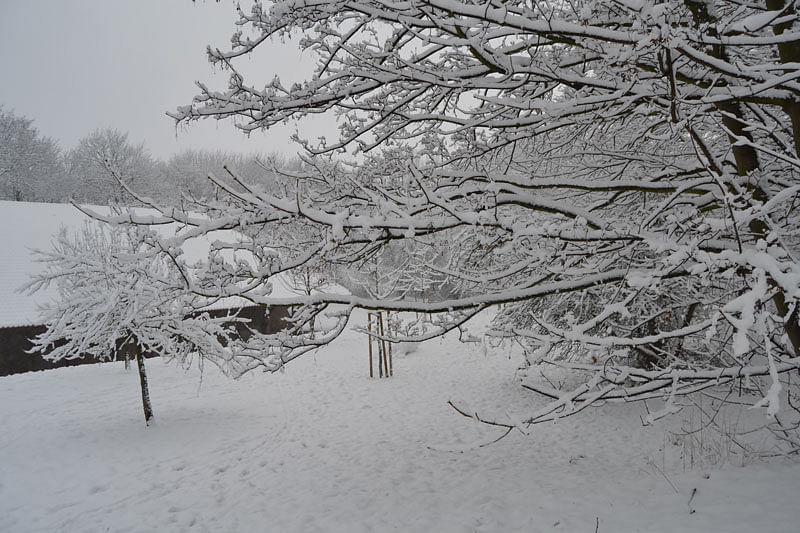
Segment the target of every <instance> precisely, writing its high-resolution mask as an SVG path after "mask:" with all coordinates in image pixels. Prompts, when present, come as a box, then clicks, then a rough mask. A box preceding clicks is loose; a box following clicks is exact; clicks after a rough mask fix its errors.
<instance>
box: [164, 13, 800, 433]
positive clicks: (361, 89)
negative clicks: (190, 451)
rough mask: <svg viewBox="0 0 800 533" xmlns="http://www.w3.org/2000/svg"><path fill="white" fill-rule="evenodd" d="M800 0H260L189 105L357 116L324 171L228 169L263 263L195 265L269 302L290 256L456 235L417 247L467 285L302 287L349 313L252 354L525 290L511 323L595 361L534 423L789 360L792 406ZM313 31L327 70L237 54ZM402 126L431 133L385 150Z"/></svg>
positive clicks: (532, 350) (780, 366)
mask: <svg viewBox="0 0 800 533" xmlns="http://www.w3.org/2000/svg"><path fill="white" fill-rule="evenodd" d="M797 18H798V14H797V9H796V5H795V3H794V2H792V1H789V0H764V1H763V2H749V3H748V2H740V1H738V0H712V1H702V2H700V1H694V0H665V1H659V2H655V1H652V0H643V1H636V2H627V1H614V2H599V1H596V0H591V1H590V0H572V1H570V0H567V1H560V2H533V3H531V2H528V1H527V0H526V1H517V0H513V1H505V0H504V1H500V0H489V1H482V2H473V1H467V0H463V1H458V0H420V1H412V2H395V1H374V0H355V1H348V2H338V1H337V2H305V1H300V0H286V1H278V2H274V3H271V4H262V3H260V2H256V3H255V5H254V6H253V8H252V10H250V11H247V12H245V11H240V21H239V25H238V27H239V28H240V29H239V30H238V31H237V32H236V33H235V34H234V36H233V39H232V48H231V49H230V50H227V51H224V50H220V49H209V51H208V54H209V57H210V60H211V61H212V62H214V63H215V64H217V65H219V66H221V67H222V68H225V69H229V70H230V72H231V76H230V82H229V86H228V88H226V89H223V90H220V89H217V88H211V87H207V86H206V85H203V84H201V85H200V88H201V94H200V95H199V96H197V97H196V98H195V100H194V102H193V103H192V104H191V105H188V106H185V107H182V108H180V109H179V110H177V111H176V112H175V113H173V116H174V117H175V118H176V119H177V120H178V121H192V120H198V119H202V118H206V117H210V118H215V119H223V118H232V119H235V124H236V126H237V127H239V128H241V129H242V130H244V131H247V132H250V131H256V130H259V129H267V128H270V127H272V126H273V125H276V124H280V123H283V122H286V121H289V120H293V119H296V118H301V117H303V116H305V115H308V114H312V113H325V112H335V113H338V116H339V124H340V136H339V139H338V140H336V141H335V142H331V141H327V142H321V143H317V144H314V143H312V142H310V141H302V142H303V146H304V147H305V148H306V149H307V150H308V151H309V153H310V154H311V155H313V156H315V157H313V158H310V159H309V161H308V164H307V165H306V167H305V168H304V175H303V176H302V177H300V176H298V179H301V180H302V181H304V182H306V183H307V184H308V185H306V186H305V188H301V187H297V188H296V190H294V191H286V192H285V193H281V192H280V191H277V192H276V191H274V190H271V191H267V190H265V189H264V188H263V187H262V186H258V185H250V184H248V183H246V182H245V181H244V180H243V179H241V178H240V177H238V176H236V175H233V176H230V177H228V178H226V177H224V176H223V177H222V178H221V180H220V182H219V183H218V185H219V186H220V187H221V188H223V189H224V190H226V191H227V192H228V193H229V196H228V198H227V199H226V203H225V204H224V205H223V204H220V205H219V206H216V207H215V208H213V209H211V210H208V211H207V214H208V216H210V220H207V221H205V222H199V221H197V226H196V228H195V230H194V232H195V233H197V234H203V233H205V232H208V231H213V230H216V229H218V228H233V229H237V230H239V229H242V230H246V231H243V234H246V235H248V237H249V241H248V242H247V243H241V242H239V243H231V244H230V245H229V246H230V247H235V248H236V249H237V250H242V249H249V250H250V253H251V255H252V260H253V262H254V263H255V265H256V266H255V267H254V266H252V265H248V266H244V265H239V266H236V265H230V266H229V270H230V272H231V274H230V275H227V276H224V277H221V278H220V277H218V278H216V279H215V280H214V281H213V282H212V280H211V279H209V280H208V281H207V282H205V283H203V284H200V283H198V284H195V285H194V286H192V287H191V289H192V290H193V291H195V292H196V293H198V294H203V295H205V296H227V295H231V294H242V295H245V296H246V297H247V298H250V299H251V300H252V301H255V302H258V303H264V304H269V303H270V302H273V301H274V299H271V298H270V297H269V283H270V279H271V278H272V277H273V276H275V275H278V274H280V273H282V272H284V271H290V270H292V269H295V268H298V267H301V266H302V265H304V264H305V263H306V262H309V261H325V262H328V263H331V264H351V265H356V264H358V262H359V261H362V260H363V258H365V257H368V256H369V255H370V254H374V253H376V251H377V250H380V249H382V248H384V247H387V246H389V245H390V243H395V242H398V241H404V242H410V243H416V244H419V245H420V248H419V249H424V247H426V246H427V247H431V246H433V247H435V246H442V247H444V248H445V249H446V253H447V257H448V258H449V259H448V262H447V264H446V265H441V264H438V265H437V264H432V263H431V262H430V261H428V260H426V259H425V254H420V255H416V256H414V257H412V258H411V260H412V261H416V264H415V268H417V267H419V268H430V269H431V271H433V272H438V273H439V274H444V275H446V276H447V279H448V282H450V283H453V284H454V286H455V287H456V290H455V291H454V292H453V294H457V295H458V296H457V297H450V298H442V299H438V300H434V301H428V302H425V301H422V300H420V299H418V298H415V297H413V296H407V297H404V298H395V297H370V296H346V295H336V294H314V295H310V296H305V297H302V298H297V299H295V300H293V302H292V303H295V304H301V305H299V307H297V317H296V318H297V319H298V320H307V319H308V316H309V315H317V314H323V313H326V312H328V311H330V310H331V309H334V308H333V307H331V306H332V305H333V304H340V307H336V308H335V311H334V313H335V316H334V318H335V320H332V321H327V322H324V323H325V324H327V325H328V330H327V332H326V334H323V335H317V336H316V337H315V338H313V339H312V338H309V337H304V336H303V335H302V334H301V330H300V329H295V330H294V333H295V334H294V335H292V334H291V332H290V333H289V334H282V335H280V336H274V337H271V338H264V351H263V352H261V353H259V355H258V356H257V357H255V356H254V359H253V361H254V362H253V365H254V366H263V367H266V368H267V369H270V370H274V369H276V368H279V367H280V366H281V365H282V364H283V363H285V362H286V361H288V360H291V359H292V358H294V357H296V356H298V355H300V354H302V353H305V352H306V351H308V350H310V349H313V348H314V347H316V346H319V345H321V344H324V342H326V341H327V340H330V339H331V338H334V337H335V336H336V334H337V332H338V331H341V328H342V327H344V323H345V322H346V319H347V316H348V313H349V312H350V311H351V310H352V309H353V308H356V307H361V308H368V309H386V310H394V311H411V310H418V311H426V312H430V313H438V314H439V316H440V317H442V320H440V322H439V323H440V324H441V328H440V329H439V330H438V331H437V332H435V333H441V332H443V331H445V330H447V329H449V328H453V327H457V326H460V325H461V324H463V323H464V322H465V321H467V320H468V319H469V318H470V317H472V316H475V315H476V314H478V313H480V312H481V311H483V310H485V309H487V308H495V307H498V306H502V311H501V312H499V313H498V315H497V320H496V321H495V323H494V325H493V332H494V334H496V335H499V336H511V337H513V338H514V339H515V340H517V341H519V342H520V343H522V344H523V345H524V346H525V347H526V350H527V355H528V360H529V362H530V363H531V364H534V363H539V362H542V361H549V362H552V363H555V364H560V365H566V366H572V367H577V368H580V369H582V370H586V371H589V372H590V373H592V375H593V377H592V378H591V379H590V380H589V381H588V382H587V383H585V384H584V385H582V386H581V387H579V388H577V389H575V390H574V391H572V392H569V393H565V392H561V391H551V390H546V389H543V388H541V387H540V388H539V389H538V390H539V391H540V392H543V393H545V394H548V395H552V396H553V398H554V401H553V403H552V404H551V405H549V406H547V407H546V408H544V409H542V410H540V411H538V412H535V413H532V414H530V416H527V417H526V418H525V419H524V420H523V423H527V424H532V423H536V422H541V421H544V420H549V419H553V418H556V417H559V416H564V415H565V414H570V413H574V412H578V411H580V410H582V409H584V408H585V407H587V406H589V405H592V404H594V403H596V402H598V401H603V400H609V399H620V400H631V399H648V398H665V399H667V400H668V406H667V408H666V409H665V411H664V412H671V411H673V410H674V405H673V403H674V401H675V399H676V398H680V397H681V396H682V395H684V394H687V393H690V392H693V391H699V390H703V389H705V388H707V387H712V386H718V385H720V384H725V383H732V382H734V381H736V380H737V379H739V378H740V377H741V376H745V375H746V376H750V377H752V376H759V375H765V376H770V379H771V381H772V385H771V387H770V388H769V391H767V392H766V393H764V398H765V399H764V402H763V403H765V404H766V405H767V411H768V413H769V414H770V415H773V416H775V415H776V414H777V413H778V411H779V405H780V402H779V397H780V393H781V384H780V380H781V378H780V375H781V374H784V373H786V372H789V371H790V370H794V369H797V368H800V322H799V321H798V314H799V313H800V311H799V310H798V302H800V262H798V254H799V253H800V232H799V230H798V228H800V208H798V202H800V174H798V172H800V157H798V150H800V85H798V83H797V78H798V77H800V26H798V22H797ZM298 33H299V34H301V35H302V40H301V46H302V47H303V48H305V49H307V50H309V51H310V52H311V53H314V54H316V56H317V57H318V58H319V62H318V66H317V69H316V71H315V73H314V75H313V76H312V77H311V78H310V79H308V80H306V81H305V82H303V83H296V84H293V85H291V86H288V87H287V86H285V85H284V84H283V83H281V81H280V79H278V78H275V79H272V80H262V81H261V82H259V81H258V80H254V81H250V80H247V79H246V77H245V76H244V74H243V73H242V72H240V71H239V70H237V66H238V62H239V59H240V58H242V57H244V56H249V55H250V54H251V53H252V52H254V51H255V50H256V49H258V48H259V46H260V45H261V44H262V43H263V42H265V41H266V40H268V39H270V38H281V37H283V36H286V35H290V34H291V35H296V34H298ZM398 146H400V147H407V148H409V149H411V150H413V153H414V154H416V156H417V157H415V158H414V159H413V161H410V162H407V164H405V165H404V166H402V167H400V166H397V165H395V167H394V168H392V167H391V166H390V165H374V164H370V163H369V162H366V163H365V162H364V161H365V159H363V155H362V154H363V153H369V152H371V151H374V152H378V153H380V152H382V151H387V150H396V148H397V147H398ZM348 150H350V151H351V152H352V153H353V155H355V157H354V158H353V159H352V160H351V161H346V160H345V159H344V155H343V154H344V152H346V151H348ZM387 153H388V152H387ZM359 161H361V163H359ZM165 214H166V215H168V217H167V218H174V219H177V220H182V221H184V222H187V223H188V222H189V221H190V220H193V219H192V217H191V216H189V215H185V214H178V213H174V212H170V213H166V212H165ZM287 220H292V221H300V222H301V223H302V224H305V225H308V226H312V227H314V228H316V231H318V232H319V233H320V234H321V235H322V236H323V238H322V239H321V240H320V242H319V243H317V244H316V245H312V246H308V247H304V248H303V250H304V251H303V253H302V254H294V255H292V256H282V255H281V254H279V253H272V252H270V253H266V252H265V250H266V249H268V247H269V242H268V239H265V238H263V237H262V236H264V235H270V234H271V233H270V232H271V229H270V228H274V227H276V226H278V225H281V224H286V222H287ZM221 247H224V245H221ZM409 249H412V247H409ZM208 272H209V273H212V270H209V271H208ZM281 303H289V302H281ZM407 333H408V335H409V336H413V334H414V333H415V332H414V330H413V328H410V329H408V330H407ZM433 334H434V333H431V332H430V331H428V332H427V333H424V334H420V335H419V336H417V337H416V338H427V337H429V336H431V335H433ZM576 358H579V359H576ZM784 392H785V389H784ZM776 420H777V419H776Z"/></svg>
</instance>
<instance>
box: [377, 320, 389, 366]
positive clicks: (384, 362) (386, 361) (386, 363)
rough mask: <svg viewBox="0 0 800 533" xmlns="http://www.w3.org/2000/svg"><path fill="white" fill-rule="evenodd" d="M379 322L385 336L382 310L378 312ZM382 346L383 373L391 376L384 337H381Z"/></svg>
mask: <svg viewBox="0 0 800 533" xmlns="http://www.w3.org/2000/svg"><path fill="white" fill-rule="evenodd" d="M378 324H379V325H380V328H381V337H383V313H381V312H380V311H379V312H378ZM381 348H382V350H381V354H382V355H383V373H384V374H385V375H386V377H387V378H388V377H389V362H388V357H387V356H386V355H387V354H386V341H385V340H383V339H381Z"/></svg>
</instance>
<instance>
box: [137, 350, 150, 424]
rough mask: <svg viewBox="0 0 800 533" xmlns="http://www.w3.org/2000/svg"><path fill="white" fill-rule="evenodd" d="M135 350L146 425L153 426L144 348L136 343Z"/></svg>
mask: <svg viewBox="0 0 800 533" xmlns="http://www.w3.org/2000/svg"><path fill="white" fill-rule="evenodd" d="M134 350H136V364H137V365H138V366H139V383H140V384H141V386H142V407H143V408H144V423H145V424H146V425H148V426H151V425H153V424H154V423H155V417H154V416H153V406H152V405H151V404H150V389H149V388H148V387H147V372H145V368H144V355H143V354H142V347H141V346H139V343H137V342H135V343H134Z"/></svg>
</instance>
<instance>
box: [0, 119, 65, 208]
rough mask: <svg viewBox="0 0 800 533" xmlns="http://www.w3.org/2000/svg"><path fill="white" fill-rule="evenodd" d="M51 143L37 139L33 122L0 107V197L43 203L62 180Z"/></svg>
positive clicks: (48, 140)
mask: <svg viewBox="0 0 800 533" xmlns="http://www.w3.org/2000/svg"><path fill="white" fill-rule="evenodd" d="M60 157H61V156H60V151H59V149H58V146H57V145H56V143H55V141H53V140H52V139H49V138H47V137H41V136H40V135H39V132H38V131H37V130H36V128H35V127H34V126H33V121H32V120H30V119H27V118H25V117H22V116H20V115H17V114H15V113H13V112H11V111H6V110H4V109H3V107H2V106H0V198H2V199H6V200H17V201H20V200H23V201H29V202H30V201H44V200H51V199H52V198H53V194H52V191H53V189H54V188H56V189H58V187H59V186H60V185H61V184H60V182H61V180H62V178H63V170H62V167H61V162H60Z"/></svg>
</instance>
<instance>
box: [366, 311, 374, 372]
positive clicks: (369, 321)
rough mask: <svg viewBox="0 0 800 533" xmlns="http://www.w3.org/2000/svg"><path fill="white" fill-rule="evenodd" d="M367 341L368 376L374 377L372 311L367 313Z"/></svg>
mask: <svg viewBox="0 0 800 533" xmlns="http://www.w3.org/2000/svg"><path fill="white" fill-rule="evenodd" d="M367 332H368V334H367V343H368V344H369V377H371V378H372V377H375V376H374V374H373V373H372V313H367Z"/></svg>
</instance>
